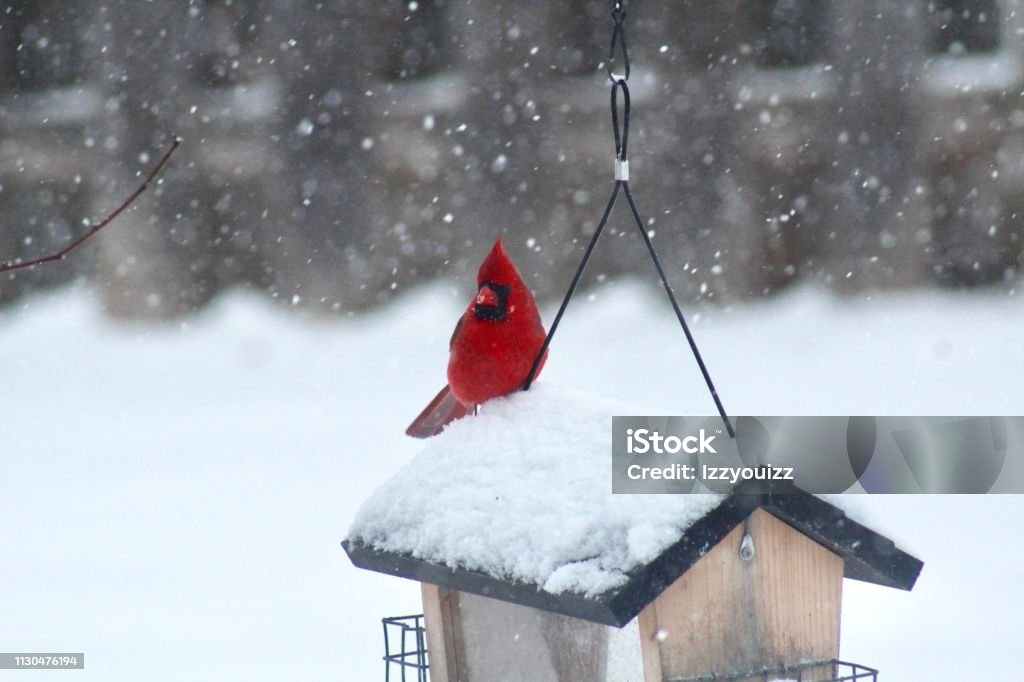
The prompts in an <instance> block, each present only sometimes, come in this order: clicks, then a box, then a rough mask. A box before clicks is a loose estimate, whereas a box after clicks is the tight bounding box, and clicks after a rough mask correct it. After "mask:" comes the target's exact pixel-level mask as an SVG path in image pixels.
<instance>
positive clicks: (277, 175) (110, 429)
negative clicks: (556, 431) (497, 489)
mask: <svg viewBox="0 0 1024 682" xmlns="http://www.w3.org/2000/svg"><path fill="white" fill-rule="evenodd" d="M611 5H612V3H611V0H595V1H591V0H559V1H553V0H544V1H542V0H519V1H517V2H512V1H506V2H502V1H500V0H487V1H484V0H405V1H403V2H395V1H392V0H358V1H345V0H330V1H328V0H324V1H322V2H321V1H315V0H303V1H300V0H208V1H203V0H192V1H191V2H189V1H186V0H151V1H146V0H76V1H75V2H67V1H64V0H39V1H37V2H3V3H0V261H6V260H15V259H31V258H35V257H38V256H41V255H44V254H48V253H51V252H53V251H56V250H57V249H59V248H60V247H62V246H64V245H66V244H68V243H70V241H71V240H73V239H74V238H75V237H76V236H78V235H81V234H84V233H85V231H86V230H87V229H88V226H87V223H86V222H84V221H87V220H97V219H99V218H102V217H103V216H105V215H106V214H108V213H109V212H110V211H111V210H112V209H113V208H114V207H115V206H117V205H118V204H119V203H120V202H121V201H122V200H123V199H124V198H126V197H127V196H128V195H129V194H130V193H131V192H132V191H133V190H134V189H135V188H136V187H137V186H138V184H139V183H140V182H141V179H142V177H143V176H144V175H145V174H146V173H147V172H148V171H149V170H150V169H151V168H152V167H153V166H154V165H155V163H156V161H157V160H158V158H159V157H160V155H161V154H163V153H164V152H165V151H166V150H167V149H168V148H169V146H170V144H171V140H172V138H173V137H174V136H176V135H177V136H181V137H182V138H184V144H183V146H182V147H181V148H180V149H179V150H178V152H177V154H176V155H175V156H174V158H173V159H172V161H171V163H170V165H169V166H168V167H167V168H166V169H165V172H164V173H163V175H162V176H161V182H160V184H159V185H158V186H155V187H153V188H152V189H150V190H149V191H148V192H146V193H145V194H144V195H143V196H142V197H141V198H140V199H139V200H138V201H137V202H136V203H135V205H134V206H133V208H132V209H131V210H130V211H129V212H127V213H126V214H124V215H122V216H121V217H120V218H119V219H118V220H117V221H116V222H114V223H113V224H111V225H110V226H109V227H108V228H106V229H104V231H102V232H101V233H100V234H98V235H97V236H96V237H95V238H94V239H92V240H90V241H89V242H87V243H86V245H85V246H84V247H83V248H82V249H80V250H78V251H76V252H75V253H74V254H73V255H72V256H71V257H70V258H68V259H67V260H65V261H63V262H60V263H51V264H48V265H45V266H42V267H37V268H32V269H26V270H21V271H17V272H13V273H7V274H4V275H0V306H4V307H2V308H0V376H2V389H0V529H2V531H3V533H2V536H0V649H3V650H5V651H26V652H33V651H34V652H46V651H69V652H75V651H79V652H82V651H84V652H85V653H86V654H87V658H88V663H87V668H86V671H83V672H82V674H81V675H79V676H78V677H81V678H82V679H84V680H102V682H111V681H120V680H125V681H128V680H131V681H132V682H134V681H135V680H140V679H144V680H150V681H162V680H167V681H172V680H173V681H175V682H176V681H177V680H180V679H182V678H183V677H185V678H187V679H189V680H209V681H211V682H214V681H216V682H221V681H222V680H231V679H244V680H268V681H270V680H274V681H278V680H282V679H304V680H306V679H308V680H323V679H338V680H346V681H348V680H358V681H362V680H368V681H373V680H380V679H382V678H383V672H384V671H383V669H382V668H383V664H382V661H381V659H380V656H381V655H382V654H383V642H382V640H381V623H380V618H381V617H382V616H394V615H404V614H409V613H416V612H419V609H420V598H419V591H418V587H417V586H416V585H415V584H413V583H409V582H407V581H397V580H391V579H387V578H386V577H384V576H379V575H376V574H372V573H369V572H366V571H360V570H357V569H355V568H354V567H353V566H352V565H351V564H350V563H349V562H348V560H347V559H346V557H345V554H344V552H343V551H342V549H341V547H340V546H339V542H340V540H341V539H342V538H343V537H345V535H346V531H347V529H348V527H349V524H350V523H351V520H352V518H353V516H354V515H355V513H356V510H357V509H358V508H359V506H360V504H361V503H362V501H363V500H364V499H365V498H366V497H367V495H368V494H369V493H370V491H371V490H373V488H374V487H375V486H377V485H379V484H380V483H381V482H382V481H384V480H386V479H387V478H388V477H390V476H392V475H393V474H394V473H395V471H397V470H398V469H399V468H400V467H401V466H402V465H403V464H404V463H405V462H407V461H408V460H409V459H410V458H412V457H413V456H415V455H416V453H417V452H418V451H419V450H420V449H421V448H422V442H421V441H414V440H413V439H410V438H406V437H404V436H403V431H404V429H405V427H406V425H407V424H408V423H409V422H410V421H411V420H412V419H413V417H414V416H415V415H416V414H417V413H418V412H419V411H420V410H421V409H422V408H423V407H424V405H425V404H426V402H427V401H428V400H429V399H430V397H431V396H433V395H434V394H435V393H436V392H437V389H438V388H440V387H441V385H442V384H443V382H444V376H445V366H446V363H447V360H448V342H449V336H450V333H451V329H452V326H453V325H454V323H455V320H456V319H457V317H458V315H459V314H460V312H461V311H462V310H463V309H464V306H465V304H466V302H467V300H468V298H469V296H470V295H471V292H472V291H474V287H473V284H474V281H475V280H474V275H475V271H476V268H477V265H478V264H479V262H480V260H481V259H482V258H483V256H484V255H485V254H486V252H487V251H488V250H489V249H490V247H491V244H492V242H493V240H494V239H495V237H497V236H498V235H499V234H504V235H505V236H506V242H507V244H508V248H509V250H510V252H511V254H512V256H513V258H514V259H515V260H516V262H517V263H518V265H519V266H520V269H521V270H522V272H523V274H524V276H525V277H526V279H527V281H528V282H529V283H530V284H531V286H533V287H534V288H535V289H536V290H537V292H538V294H539V295H540V297H541V298H542V299H543V300H542V302H541V303H542V305H541V309H542V313H543V316H544V320H545V322H546V323H548V324H550V322H551V320H552V318H553V313H554V309H555V305H556V304H557V302H558V300H559V299H560V297H561V295H562V293H563V292H564V291H565V288H566V287H567V285H568V283H569V280H570V278H571V275H572V271H573V270H574V269H575V267H576V265H577V263H578V262H579V259H580V257H581V256H582V253H583V248H584V244H585V242H586V240H587V239H588V238H589V237H590V236H591V234H592V233H593V230H594V229H595V227H596V224H597V221H598V220H599V219H600V216H601V211H602V210H603V209H604V206H605V202H606V201H607V197H608V195H609V193H610V192H611V189H612V181H613V166H612V159H613V154H614V146H613V142H612V131H611V121H610V115H609V85H608V79H607V76H606V74H605V72H604V69H603V65H602V61H603V60H604V59H605V58H606V57H607V51H608V43H609V40H610V33H611V26H612V22H611V17H610V10H611ZM626 6H627V17H626V31H627V38H628V40H629V46H630V54H631V57H632V65H633V71H632V75H631V78H630V88H631V92H632V94H633V110H632V114H633V119H632V127H631V136H630V144H629V151H630V160H631V166H632V169H631V175H632V180H631V186H632V189H633V193H634V195H635V197H636V199H637V201H638V203H639V207H640V210H641V211H642V212H643V215H644V218H645V220H646V221H648V222H649V226H648V227H649V229H650V231H651V233H652V234H653V235H654V242H655V244H656V245H657V247H658V249H659V252H660V254H661V258H662V261H663V262H664V264H665V266H666V269H667V270H668V275H669V277H670V278H671V281H672V283H673V284H674V286H675V288H676V289H677V291H678V292H679V294H680V298H681V299H682V304H683V306H684V308H685V309H686V311H687V315H688V319H689V321H690V322H691V324H692V326H693V330H694V335H695V336H696V338H697V340H698V341H699V343H700V344H701V351H702V353H703V354H704V358H705V359H706V361H707V365H708V368H709V369H710V371H711V373H712V375H713V376H714V379H715V382H716V385H717V386H718V389H719V393H720V395H721V396H722V399H723V402H724V404H725V406H726V408H727V409H728V410H729V411H730V414H732V415H743V414H762V415H763V414H778V415H814V414H833V415H850V414H854V415H856V414H862V415H872V414H874V415H887V414H890V415H965V414H974V415H979V414H980V415H998V414H1014V415H1016V414H1022V413H1024V391H1022V390H1021V378H1020V377H1021V374H1020V372H1019V370H1018V371H1014V369H1013V368H1015V367H1016V368H1019V367H1021V366H1024V344H1022V343H1021V341H1020V340H1021V337H1022V325H1021V320H1024V298H1022V297H1021V296H1019V295H1017V291H1018V287H1019V280H1020V274H1019V260H1020V255H1021V246H1022V244H1021V239H1022V215H1021V213H1020V211H1021V208H1022V206H1024V0H931V1H926V0H914V1H907V2H894V1H892V0H841V1H840V0H835V1H834V2H825V1H824V0H718V1H716V2H704V1H696V0H694V1H692V2H691V1H687V0H626ZM635 232H636V230H635V228H634V227H632V226H631V224H630V219H629V216H628V214H627V212H626V207H625V205H621V204H620V206H618V208H617V209H616V214H615V216H614V218H613V220H612V222H611V223H610V224H609V228H608V231H607V232H605V236H604V239H603V241H602V243H601V244H600V245H599V248H598V249H597V251H596V254H595V257H594V260H593V261H592V262H591V266H590V269H589V271H588V273H587V276H586V277H585V278H584V286H586V287H588V288H589V291H587V292H586V294H585V295H581V296H578V297H577V298H578V303H575V304H574V306H573V308H572V310H571V311H570V315H568V316H567V317H566V322H565V324H563V325H562V327H560V331H559V335H558V338H557V339H555V341H554V343H553V344H552V348H551V357H550V359H549V361H548V363H547V365H546V366H545V369H544V375H543V376H542V377H541V381H543V382H548V381H550V382H552V383H553V384H561V385H567V386H572V387H575V388H580V389H584V390H589V391H593V392H597V393H601V394H603V395H606V396H611V397H615V398H616V399H620V400H624V401H628V402H632V403H635V404H639V405H653V406H660V407H662V408H664V409H665V410H668V411H674V412H676V413H678V414H693V415H698V414H708V413H709V412H713V411H714V409H715V407H714V404H713V403H712V401H711V399H710V397H709V395H708V393H707V391H706V389H705V385H704V382H703V379H702V377H701V374H700V372H699V371H698V368H697V366H696V364H695V363H694V362H693V358H692V356H691V354H690V351H689V348H688V347H687V345H686V343H685V340H684V337H683V335H682V334H680V331H679V327H678V324H677V323H676V320H675V317H674V316H673V314H672V310H671V308H670V307H669V306H668V304H667V302H666V301H665V300H664V299H665V297H664V296H663V295H661V293H660V292H659V291H657V289H656V287H657V279H656V277H655V273H654V271H653V268H652V266H651V264H650V260H649V258H648V256H647V254H646V252H645V250H644V248H643V244H642V243H641V241H640V239H639V237H638V235H637V234H635ZM951 289H956V291H951ZM384 304H388V305H384ZM865 505H866V506H870V507H871V508H872V509H874V510H875V511H877V512H878V513H879V518H884V519H885V520H886V524H885V525H886V527H892V526H894V525H898V526H899V528H900V529H901V532H900V533H899V534H898V535H896V536H895V538H896V539H897V540H898V542H899V543H900V546H901V547H905V548H907V549H909V550H911V551H913V552H914V553H915V554H917V555H919V556H920V557H921V558H922V559H923V560H924V561H925V563H926V568H925V571H924V573H923V574H922V578H921V581H920V583H919V585H918V587H917V588H916V589H915V590H914V592H912V593H907V594H903V593H901V594H899V595H896V596H894V595H892V594H888V593H889V592H891V591H890V590H885V591H879V592H876V593H872V592H870V591H866V590H864V589H863V588H862V587H860V586H858V585H856V584H849V583H848V585H847V586H845V587H844V590H846V591H847V598H846V610H845V613H844V623H843V645H842V647H843V655H844V657H845V658H848V659H850V660H854V661H858V662H864V663H866V664H868V665H872V666H877V667H880V668H881V669H882V671H883V674H884V676H885V677H884V679H890V676H891V678H892V679H899V680H907V681H913V680H936V679H942V680H946V679H991V680H1007V679H1018V678H1019V677H1020V675H1019V670H1020V661H1019V659H1020V655H1019V648H1020V647H1019V642H1020V640H1021V625H1020V613H1021V611H1022V610H1024V591H1022V590H1020V589H1019V585H1020V584H1021V583H1022V581H1024V561H1022V552H1021V545H1020V542H1019V539H1018V537H1017V536H1018V535H1019V530H1018V525H1019V524H1017V523H1014V522H1013V520H1014V519H1016V518H1020V515H1021V513H1022V511H1024V497H1021V496H1009V495H988V496H964V495H957V496H943V497H926V496H915V497H912V498H906V499H900V498H896V497H894V496H871V497H870V498H869V499H868V500H867V501H866V502H865ZM937 518H942V519H943V523H941V524H936V523H935V520H936V519H937ZM1004 521H1009V522H1004ZM883 592H884V594H883ZM183 652H186V653H185V654H183ZM282 652H284V654H285V655H282ZM183 670H184V671H185V672H184V674H183V673H182V671H183ZM11 675H13V676H14V677H11V679H15V678H17V679H19V680H20V677H18V673H11ZM58 676H60V679H61V680H64V679H65V678H66V673H64V672H62V671H53V672H52V673H47V672H45V671H43V672H39V673H37V674H36V675H34V676H33V679H35V677H40V678H42V679H44V680H49V679H57V677H58ZM8 677H10V676H8ZM8 677H4V672H3V671H0V680H6V679H8ZM78 677H76V679H78ZM622 682H637V681H636V679H635V678H633V679H630V678H623V680H622Z"/></svg>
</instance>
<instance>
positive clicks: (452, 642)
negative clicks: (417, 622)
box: [420, 583, 468, 682]
mask: <svg viewBox="0 0 1024 682" xmlns="http://www.w3.org/2000/svg"><path fill="white" fill-rule="evenodd" d="M420 586H421V590H422V593H423V620H424V621H425V624H426V628H427V651H428V652H429V656H430V659H429V660H430V679H431V682H468V680H467V677H466V656H465V645H464V643H463V640H462V632H461V623H460V622H459V618H458V592H454V591H452V590H447V589H444V588H443V587H438V586H436V585H430V584H428V583H420Z"/></svg>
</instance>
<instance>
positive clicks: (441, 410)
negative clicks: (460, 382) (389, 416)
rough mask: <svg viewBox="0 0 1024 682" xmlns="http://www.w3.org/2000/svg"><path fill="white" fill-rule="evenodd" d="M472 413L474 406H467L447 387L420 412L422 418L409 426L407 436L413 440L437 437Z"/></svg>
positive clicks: (417, 418)
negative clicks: (452, 423)
mask: <svg viewBox="0 0 1024 682" xmlns="http://www.w3.org/2000/svg"><path fill="white" fill-rule="evenodd" d="M472 411H473V406H472V405H466V404H465V403H462V402H461V401H459V399H458V398H456V397H455V394H454V393H452V389H451V388H449V387H448V386H445V387H444V388H442V389H441V391H440V393H438V394H437V396H435V397H434V399H433V400H431V401H430V404H429V405H427V407H426V408H425V409H424V410H423V411H422V412H420V416H418V417H416V418H415V419H413V420H412V424H409V428H407V429H406V430H405V435H407V436H412V437H413V438H430V437H431V436H436V435H437V434H439V433H441V431H442V430H443V429H444V427H445V426H447V425H448V424H450V423H451V422H453V421H455V420H456V419H459V418H460V417H465V416H466V415H467V414H469V413H470V412H472Z"/></svg>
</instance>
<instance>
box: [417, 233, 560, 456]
mask: <svg viewBox="0 0 1024 682" xmlns="http://www.w3.org/2000/svg"><path fill="white" fill-rule="evenodd" d="M476 282H477V286H478V289H477V293H476V297H474V298H473V300H472V302H471V303H470V304H469V307H468V308H466V312H465V313H463V315H462V317H460V318H459V322H458V324H456V325H455V331H454V332H453V333H452V339H451V343H450V344H449V350H450V353H451V355H450V357H449V359H448V385H447V386H445V387H444V388H442V389H441V392H440V393H438V394H437V397H435V398H434V399H433V400H431V401H430V404H429V405H427V407H426V409H424V410H423V412H421V413H420V416H418V417H416V419H415V420H413V422H412V424H410V425H409V428H408V429H406V431H405V433H406V434H407V435H410V436H413V437H415V438H428V437H430V436H434V435H436V434H438V433H440V432H441V430H442V429H444V427H445V426H446V425H448V424H449V423H451V422H452V421H454V420H456V419H459V418H460V417H464V416H466V415H467V414H469V413H471V412H473V411H474V410H475V409H476V407H477V406H478V405H479V404H480V403H483V402H486V401H488V400H490V399H491V398H497V397H498V396H503V395H508V394H509V393H512V392H513V391H516V390H518V389H520V388H522V387H523V384H524V383H525V382H526V376H527V375H528V374H529V373H530V368H531V367H533V362H534V360H536V359H537V354H538V353H539V352H540V349H541V346H543V345H544V337H545V333H544V325H543V324H541V321H540V313H539V312H538V311H537V301H536V300H535V299H534V297H533V293H531V292H530V290H529V289H528V288H527V286H526V283H525V282H524V281H523V278H522V277H521V276H520V275H519V271H518V270H516V266H515V265H513V264H512V261H511V259H509V257H508V252H507V251H505V244H504V243H503V242H502V241H501V237H498V241H496V242H495V243H494V247H493V248H492V249H491V252H490V253H489V254H487V258H485V259H484V262H483V264H481V265H480V271H479V272H478V273H477V275H476ZM545 360H547V352H546V351H545V353H544V359H543V360H541V365H540V366H541V367H543V366H544V361H545ZM537 373H538V374H539V373H540V368H538V369H537Z"/></svg>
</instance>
